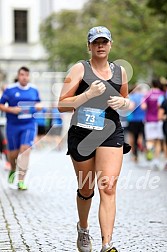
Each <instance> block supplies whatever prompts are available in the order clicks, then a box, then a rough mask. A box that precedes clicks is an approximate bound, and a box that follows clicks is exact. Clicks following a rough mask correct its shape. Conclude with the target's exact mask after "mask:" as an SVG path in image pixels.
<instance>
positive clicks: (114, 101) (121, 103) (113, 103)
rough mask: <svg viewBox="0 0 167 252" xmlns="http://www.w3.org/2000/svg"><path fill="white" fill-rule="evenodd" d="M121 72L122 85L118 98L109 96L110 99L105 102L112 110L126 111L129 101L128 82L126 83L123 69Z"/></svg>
mask: <svg viewBox="0 0 167 252" xmlns="http://www.w3.org/2000/svg"><path fill="white" fill-rule="evenodd" d="M121 71H122V85H121V89H120V94H121V97H120V96H110V99H109V100H108V101H107V103H108V105H109V106H110V107H111V108H112V109H114V110H117V109H121V110H123V109H127V108H128V107H129V104H130V101H129V98H128V82H127V75H126V72H125V69H124V68H123V67H121Z"/></svg>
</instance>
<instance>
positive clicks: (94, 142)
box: [67, 123, 124, 162]
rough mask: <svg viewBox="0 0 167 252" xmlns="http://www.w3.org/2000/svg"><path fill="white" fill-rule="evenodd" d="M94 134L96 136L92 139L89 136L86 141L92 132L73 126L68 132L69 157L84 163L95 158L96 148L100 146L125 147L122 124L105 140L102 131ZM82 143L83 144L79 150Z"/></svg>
mask: <svg viewBox="0 0 167 252" xmlns="http://www.w3.org/2000/svg"><path fill="white" fill-rule="evenodd" d="M94 132H95V134H94V135H93V136H92V137H91V136H89V137H88V138H89V139H87V141H86V137H87V136H88V135H89V134H91V133H92V130H88V129H84V128H81V127H77V126H71V128H70V129H69V131H68V151H67V155H70V156H71V157H72V158H73V159H74V160H75V161H77V162H82V161H86V160H88V159H90V158H92V157H94V156H95V153H96V148H97V147H99V146H106V147H118V148H120V147H122V146H123V145H124V133H123V128H122V126H121V124H120V123H118V124H117V127H116V128H115V131H114V132H113V133H112V134H111V135H109V136H108V137H107V138H105V135H104V134H103V133H102V131H101V130H99V131H97V130H96V131H94ZM81 142H82V143H83V144H82V147H81V148H79V146H80V143H81ZM99 143H100V144H99Z"/></svg>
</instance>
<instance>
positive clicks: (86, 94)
mask: <svg viewBox="0 0 167 252" xmlns="http://www.w3.org/2000/svg"><path fill="white" fill-rule="evenodd" d="M84 94H85V96H86V99H87V100H89V98H88V96H87V93H86V92H85V93H84Z"/></svg>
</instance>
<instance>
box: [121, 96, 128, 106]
mask: <svg viewBox="0 0 167 252" xmlns="http://www.w3.org/2000/svg"><path fill="white" fill-rule="evenodd" d="M126 104H127V103H126V99H125V98H124V104H123V105H122V108H124V107H126Z"/></svg>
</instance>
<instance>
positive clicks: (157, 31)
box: [41, 0, 167, 83]
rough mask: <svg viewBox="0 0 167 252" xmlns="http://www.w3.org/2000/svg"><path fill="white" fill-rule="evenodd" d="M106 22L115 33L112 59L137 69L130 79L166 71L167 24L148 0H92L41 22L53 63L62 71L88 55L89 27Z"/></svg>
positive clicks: (52, 64) (43, 36) (43, 40)
mask: <svg viewBox="0 0 167 252" xmlns="http://www.w3.org/2000/svg"><path fill="white" fill-rule="evenodd" d="M96 25H104V26H107V27H108V28H109V29H110V30H111V32H112V35H113V40H114V43H113V48H112V51H111V54H110V60H111V61H114V60H116V59H124V60H126V61H128V62H129V63H130V64H131V65H132V67H133V70H134V74H133V78H132V80H131V82H132V83H133V82H135V81H136V80H137V79H139V78H146V77H148V74H150V73H152V74H154V75H160V76H161V75H164V74H166V63H167V58H166V57H167V56H166V55H167V52H166V50H167V49H166V46H165V43H166V39H165V36H166V27H165V24H164V23H162V22H160V20H159V18H158V16H155V15H152V9H150V8H149V7H148V6H147V0H140V2H139V1H137V0H124V1H122V0H112V1H110V0H90V1H88V2H87V3H86V4H85V6H84V8H83V9H82V10H80V11H61V12H60V13H58V14H53V15H52V16H51V17H49V18H47V20H46V21H45V23H43V24H42V25H41V39H42V42H43V44H44V46H45V48H46V49H47V51H48V55H49V62H50V65H51V66H52V67H54V66H55V62H58V64H57V65H56V66H57V67H58V66H59V67H60V68H61V70H62V71H64V70H65V69H67V67H68V66H69V65H70V64H71V63H75V62H77V61H78V60H80V59H87V58H88V57H89V55H88V52H87V50H86V43H87V41H86V34H87V31H88V30H89V29H90V28H91V27H93V26H96Z"/></svg>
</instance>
